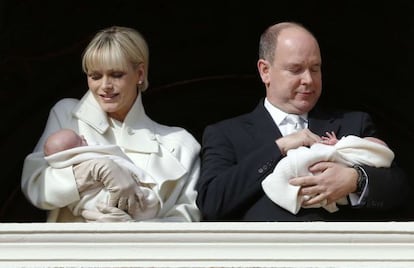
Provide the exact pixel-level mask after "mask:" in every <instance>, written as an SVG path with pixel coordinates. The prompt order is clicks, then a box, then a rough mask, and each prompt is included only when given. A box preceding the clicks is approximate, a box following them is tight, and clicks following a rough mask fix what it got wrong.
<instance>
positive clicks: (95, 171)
mask: <svg viewBox="0 0 414 268" xmlns="http://www.w3.org/2000/svg"><path fill="white" fill-rule="evenodd" d="M73 172H74V176H75V179H76V183H77V184H78V189H79V192H80V194H81V195H82V193H81V192H82V191H83V190H86V189H87V188H88V187H90V185H91V184H92V183H94V182H95V181H98V182H101V183H102V184H103V185H104V187H105V188H106V189H107V190H108V191H109V193H110V197H109V203H108V204H107V205H108V206H110V207H117V208H119V209H121V210H124V211H129V210H130V208H131V207H135V206H136V204H144V203H143V201H142V200H143V194H142V191H141V190H140V188H139V185H138V183H137V181H136V180H135V179H134V177H133V174H131V172H129V171H128V170H127V169H122V168H121V167H120V166H119V165H118V164H117V163H115V162H114V161H113V160H111V159H108V158H97V159H92V160H87V161H84V162H82V163H79V164H77V165H76V166H74V167H73ZM91 178H93V179H91Z"/></svg>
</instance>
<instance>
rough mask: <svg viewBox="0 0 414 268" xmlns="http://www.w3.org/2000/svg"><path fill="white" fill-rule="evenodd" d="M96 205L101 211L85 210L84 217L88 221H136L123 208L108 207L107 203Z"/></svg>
mask: <svg viewBox="0 0 414 268" xmlns="http://www.w3.org/2000/svg"><path fill="white" fill-rule="evenodd" d="M96 207H97V208H98V210H99V211H94V210H83V211H82V217H83V218H85V220H86V221H87V222H128V221H134V220H133V219H132V218H131V216H129V215H128V214H127V213H125V212H124V211H123V210H120V209H119V208H115V207H108V206H106V205H105V204H102V203H98V204H96Z"/></svg>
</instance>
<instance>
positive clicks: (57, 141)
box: [43, 129, 88, 156]
mask: <svg viewBox="0 0 414 268" xmlns="http://www.w3.org/2000/svg"><path fill="white" fill-rule="evenodd" d="M85 145H88V143H87V142H86V140H85V138H84V137H83V136H81V135H78V134H77V133H76V132H75V131H73V130H72V129H61V130H58V131H56V132H55V133H53V134H52V135H50V136H49V137H48V138H47V139H46V142H45V145H44V148H43V150H44V154H45V155H46V156H48V155H51V154H54V153H57V152H61V151H63V150H67V149H71V148H75V147H79V146H85Z"/></svg>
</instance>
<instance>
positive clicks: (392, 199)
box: [348, 113, 411, 210]
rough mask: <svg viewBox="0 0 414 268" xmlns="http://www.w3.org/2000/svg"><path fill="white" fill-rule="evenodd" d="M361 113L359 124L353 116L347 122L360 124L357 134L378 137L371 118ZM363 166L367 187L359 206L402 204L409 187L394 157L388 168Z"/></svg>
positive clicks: (375, 207) (373, 207)
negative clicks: (352, 118) (366, 177)
mask: <svg viewBox="0 0 414 268" xmlns="http://www.w3.org/2000/svg"><path fill="white" fill-rule="evenodd" d="M361 114H362V116H361V117H360V120H361V121H360V122H359V123H360V124H358V121H356V120H355V118H354V120H351V121H349V120H348V122H352V123H353V124H354V125H360V126H362V127H361V129H362V131H361V133H359V134H358V135H360V136H361V137H367V136H374V137H378V132H377V129H376V126H375V125H374V122H373V121H372V118H371V117H370V116H369V115H368V114H367V113H361ZM350 134H352V133H350ZM379 138H380V137H379ZM363 168H364V170H365V172H366V173H367V175H368V189H367V194H366V195H365V196H364V204H363V205H362V206H360V207H361V208H364V209H370V210H392V209H396V208H399V207H401V206H402V205H404V203H405V201H406V200H407V199H408V196H409V194H410V189H411V188H410V184H409V180H408V177H407V175H406V173H405V172H404V170H403V169H401V168H400V167H399V166H398V164H397V162H396V161H395V159H394V161H393V162H392V164H391V167H389V168H375V167H372V166H368V165H364V166H363Z"/></svg>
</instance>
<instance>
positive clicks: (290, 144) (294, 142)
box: [275, 128, 321, 155]
mask: <svg viewBox="0 0 414 268" xmlns="http://www.w3.org/2000/svg"><path fill="white" fill-rule="evenodd" d="M320 141H321V137H319V136H318V135H316V134H315V133H313V132H312V131H310V130H309V129H307V128H305V129H302V130H300V131H298V132H295V133H292V134H289V135H286V136H284V137H281V138H279V139H277V140H276V141H275V143H276V144H277V146H278V147H279V149H280V151H281V152H282V154H283V155H286V153H287V151H288V150H290V149H295V148H298V147H300V146H311V145H312V144H314V143H315V142H320Z"/></svg>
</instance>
